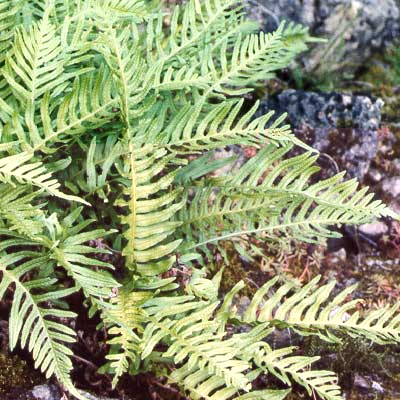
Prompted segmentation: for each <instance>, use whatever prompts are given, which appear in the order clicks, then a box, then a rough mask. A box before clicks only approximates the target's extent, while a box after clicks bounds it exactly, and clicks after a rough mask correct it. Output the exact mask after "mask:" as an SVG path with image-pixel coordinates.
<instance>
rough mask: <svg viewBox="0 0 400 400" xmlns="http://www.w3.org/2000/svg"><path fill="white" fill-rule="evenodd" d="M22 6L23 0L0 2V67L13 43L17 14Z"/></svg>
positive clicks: (4, 0) (3, 0) (2, 0)
mask: <svg viewBox="0 0 400 400" xmlns="http://www.w3.org/2000/svg"><path fill="white" fill-rule="evenodd" d="M23 5H24V1H23V0H19V1H10V0H1V1H0V66H3V63H4V60H5V55H6V54H7V52H8V51H9V49H10V47H11V45H12V43H13V37H14V34H15V29H16V27H17V26H18V25H19V23H18V13H19V12H20V11H21V9H22V7H23Z"/></svg>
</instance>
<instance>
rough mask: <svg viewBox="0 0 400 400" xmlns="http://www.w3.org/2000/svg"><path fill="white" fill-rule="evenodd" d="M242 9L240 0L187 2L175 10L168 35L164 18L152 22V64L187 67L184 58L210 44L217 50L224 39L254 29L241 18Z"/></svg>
mask: <svg viewBox="0 0 400 400" xmlns="http://www.w3.org/2000/svg"><path fill="white" fill-rule="evenodd" d="M241 10H242V6H241V5H240V4H239V2H238V1H237V0H222V1H220V0H206V1H205V2H204V3H201V2H199V1H197V0H190V1H188V2H187V3H186V4H185V5H184V6H183V7H182V9H181V8H180V7H179V6H177V7H175V9H174V12H173V15H172V17H171V22H170V30H169V32H168V35H165V33H164V32H163V31H162V24H163V16H162V15H158V16H157V15H156V16H154V17H153V19H152V20H149V23H148V25H147V32H146V36H147V37H146V47H147V48H146V54H147V60H148V62H149V64H150V65H151V64H153V63H156V62H158V63H160V64H163V65H165V66H170V64H171V63H173V62H178V63H179V64H184V62H183V60H184V58H183V57H185V58H186V57H192V56H193V55H194V54H195V53H196V51H199V50H200V51H201V52H202V50H203V49H204V47H203V44H209V45H211V46H212V47H213V49H218V48H219V46H220V42H221V38H223V39H226V40H228V38H232V37H233V36H234V34H237V32H238V31H239V32H240V31H248V30H252V29H254V25H253V26H250V24H249V23H248V22H245V21H244V20H243V19H242V11H241Z"/></svg>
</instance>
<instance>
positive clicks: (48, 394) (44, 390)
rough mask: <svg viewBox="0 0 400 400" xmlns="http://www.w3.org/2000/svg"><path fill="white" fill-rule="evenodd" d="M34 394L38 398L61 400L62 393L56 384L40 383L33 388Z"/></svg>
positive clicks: (42, 399) (40, 399) (39, 399)
mask: <svg viewBox="0 0 400 400" xmlns="http://www.w3.org/2000/svg"><path fill="white" fill-rule="evenodd" d="M32 396H33V397H34V398H35V399H37V400H60V399H61V393H60V391H59V390H58V387H57V386H55V385H51V384H48V385H39V386H35V387H34V388H33V389H32Z"/></svg>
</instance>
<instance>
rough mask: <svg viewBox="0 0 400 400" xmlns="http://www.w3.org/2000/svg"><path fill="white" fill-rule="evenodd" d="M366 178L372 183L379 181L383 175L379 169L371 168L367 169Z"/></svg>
mask: <svg viewBox="0 0 400 400" xmlns="http://www.w3.org/2000/svg"><path fill="white" fill-rule="evenodd" d="M368 178H369V180H370V181H371V182H372V183H379V182H380V181H381V180H382V178H383V175H382V173H381V172H380V171H379V170H377V169H375V168H371V169H370V170H369V171H368Z"/></svg>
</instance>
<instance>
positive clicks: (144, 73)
mask: <svg viewBox="0 0 400 400" xmlns="http://www.w3.org/2000/svg"><path fill="white" fill-rule="evenodd" d="M0 32H1V33H0V69H1V73H0V152H1V156H2V157H1V159H0V236H1V243H0V271H1V281H0V295H1V296H0V297H1V298H4V296H6V295H11V293H12V295H13V296H14V297H13V304H12V306H11V309H10V312H9V319H10V324H9V326H10V333H9V334H10V345H11V347H12V349H14V348H15V347H16V346H17V345H18V344H19V345H20V346H21V347H27V348H28V350H29V351H30V352H31V353H32V357H33V359H34V360H35V365H36V367H37V368H40V369H41V370H42V371H43V373H45V374H46V375H47V376H50V375H53V374H54V375H55V376H56V377H57V379H58V380H59V381H60V383H61V384H62V385H64V387H65V389H67V390H68V391H69V392H70V393H71V394H72V395H73V396H75V397H77V398H79V399H83V398H84V397H83V396H82V395H81V394H80V393H79V392H78V391H77V390H76V388H75V385H74V383H73V382H72V380H71V372H72V369H73V364H72V361H71V355H72V351H73V347H72V346H73V343H74V341H75V339H74V337H75V333H74V331H73V330H72V329H71V328H69V327H68V326H65V324H62V323H61V321H64V320H65V319H66V320H70V319H73V318H75V314H74V313H72V312H71V311H69V305H70V302H69V297H68V296H69V295H70V294H72V293H75V292H81V293H82V295H83V296H84V298H85V299H86V301H85V305H88V314H89V317H92V316H93V315H94V314H96V313H97V314H98V315H99V316H100V317H101V320H102V322H101V325H102V326H103V328H105V329H107V330H108V334H109V346H110V347H109V349H110V350H109V354H108V356H107V364H106V365H104V366H103V367H102V369H101V371H102V372H103V373H109V374H111V375H113V386H116V385H117V384H118V381H119V379H120V377H121V376H122V375H123V374H126V373H130V374H139V373H141V372H144V371H146V372H154V371H160V364H162V365H165V364H166V365H168V369H162V371H165V375H166V376H167V378H168V380H169V383H171V384H176V385H177V386H178V387H179V388H180V390H182V392H185V393H186V394H187V395H188V396H190V397H191V398H193V399H201V398H204V399H213V400H228V399H232V398H235V399H239V400H250V399H265V400H281V399H284V398H285V397H286V396H287V395H288V394H289V393H290V387H291V386H292V383H294V382H296V383H297V384H298V385H300V386H301V387H303V388H304V389H305V391H306V392H307V393H308V394H309V395H310V396H311V395H314V394H315V395H318V396H319V397H320V398H322V399H326V400H337V399H339V398H340V396H341V395H340V388H339V387H338V385H337V378H336V376H335V374H334V373H333V372H330V371H324V370H319V369H314V365H315V364H314V363H315V361H317V358H315V357H309V356H307V354H301V353H300V352H298V351H297V349H294V348H292V347H283V348H278V349H275V348H272V347H271V345H270V335H271V334H272V333H273V332H274V331H276V330H279V329H283V328H284V329H291V330H293V331H294V332H297V333H298V334H300V335H303V336H306V335H317V336H319V337H320V338H322V339H323V340H325V341H328V342H334V343H338V342H340V340H341V339H342V337H343V336H345V335H347V336H350V337H351V338H364V339H365V340H371V341H373V342H375V343H379V344H382V345H383V344H390V343H398V342H399V337H400V326H399V323H400V322H399V321H400V317H399V314H398V313H397V306H392V307H388V308H386V309H380V310H376V311H373V312H370V313H367V314H361V313H359V312H358V311H354V307H355V305H356V304H357V300H352V301H350V302H348V301H346V298H347V296H348V295H350V294H351V293H352V291H353V290H354V288H349V289H346V290H344V291H343V292H341V293H339V294H337V295H336V296H335V297H333V298H332V296H331V294H332V292H333V287H334V284H333V283H329V284H325V285H322V286H319V281H318V279H315V280H313V281H312V282H310V283H308V284H307V285H305V286H304V287H302V288H300V287H298V284H297V283H296V282H292V281H289V282H287V283H285V284H282V285H280V286H278V282H277V279H275V280H272V281H270V282H268V283H266V284H265V285H264V286H263V287H262V288H260V289H259V291H257V293H256V294H255V295H254V297H253V299H252V302H251V304H250V305H249V307H248V309H247V310H246V312H245V314H244V315H238V313H237V312H236V311H235V307H234V306H233V304H234V301H235V295H236V294H237V293H238V292H239V291H240V290H241V289H242V288H243V287H244V286H245V285H244V283H243V282H239V283H238V284H237V285H236V286H235V287H234V288H233V289H232V290H231V291H230V292H229V293H227V294H226V296H225V299H224V301H221V300H220V298H219V286H220V281H221V279H222V278H221V277H222V275H221V272H219V273H218V274H216V275H215V276H214V277H213V278H212V279H209V277H208V276H207V274H209V271H208V270H207V266H208V265H207V263H208V255H209V254H210V251H211V250H212V249H213V248H215V247H217V248H218V247H219V248H220V250H223V245H221V244H223V242H224V241H227V240H230V241H233V242H234V245H236V244H237V241H238V238H239V237H240V238H248V237H250V236H255V237H258V238H262V239H263V240H265V239H266V238H268V239H270V240H278V241H279V240H290V239H291V238H294V237H295V238H296V239H299V240H303V241H306V242H323V241H324V240H325V239H326V238H328V237H332V236H337V233H336V232H334V231H332V229H331V226H333V225H343V224H361V223H364V222H368V221H370V220H371V219H373V218H377V217H381V216H385V217H393V218H397V215H395V214H394V213H393V212H392V211H391V210H390V209H389V208H387V207H386V206H385V205H384V204H383V203H382V202H380V201H377V200H374V199H373V196H372V195H371V194H367V189H365V188H363V189H358V185H357V182H356V181H354V180H350V181H345V180H344V174H343V173H342V174H338V175H336V176H333V177H331V178H329V179H327V180H322V181H316V180H315V175H314V174H315V173H316V172H317V168H316V166H315V163H316V160H317V157H318V154H317V153H316V152H315V151H314V150H313V149H311V148H310V147H308V146H307V145H306V144H304V143H302V142H301V141H300V140H299V139H297V138H296V137H295V135H293V134H292V132H291V130H290V127H289V126H288V125H285V123H284V119H285V115H282V116H278V117H276V116H274V113H273V111H271V112H270V113H268V114H267V115H264V116H260V117H256V113H257V109H258V105H259V104H258V102H255V103H254V105H252V106H251V107H247V105H245V103H244V99H243V98H241V97H242V95H244V94H245V93H248V92H250V91H252V90H253V89H254V88H255V87H256V86H257V85H258V84H259V83H260V82H262V81H264V80H267V79H269V78H271V77H272V76H273V75H274V73H276V72H277V71H279V70H280V69H281V68H283V67H286V66H287V65H288V64H290V62H291V61H292V60H293V59H294V58H295V57H296V56H297V55H298V54H299V53H300V52H302V51H305V50H306V48H307V45H308V43H310V42H313V41H315V40H316V39H314V38H312V37H310V36H309V34H308V31H307V30H306V29H305V28H303V27H300V26H298V25H293V24H287V23H283V24H282V25H280V26H279V28H278V29H277V31H276V32H273V33H270V34H265V33H257V27H256V26H255V24H254V23H250V22H249V21H247V20H246V18H245V16H244V12H243V7H242V5H241V4H240V3H239V2H238V1H237V0H204V1H200V0H189V1H188V2H187V3H185V4H184V5H182V6H176V7H175V8H174V10H173V11H172V14H171V15H167V14H166V13H165V12H164V10H163V9H162V7H161V6H160V4H156V2H144V1H141V0H107V1H98V0H89V1H75V0H34V1H30V0H29V1H18V0H15V1H14V0H13V1H2V0H0ZM228 145H252V146H254V147H256V148H257V150H258V153H257V155H256V156H255V157H253V158H252V159H251V160H249V161H247V162H246V163H245V164H244V165H242V166H241V167H240V169H239V170H238V171H237V172H235V173H234V174H226V175H224V176H219V177H218V178H210V175H209V174H210V173H212V172H214V171H215V170H216V169H218V168H220V167H221V166H225V165H227V164H228V162H230V161H232V160H231V159H227V160H212V159H211V155H210V154H211V153H210V151H212V150H214V149H218V148H223V147H224V146H228ZM293 148H296V149H298V150H299V151H300V152H301V153H300V155H297V156H291V155H290V154H291V150H292V149H293ZM78 203H81V205H80V206H79V205H78ZM91 224H93V226H94V225H95V226H94V227H93V229H89V226H90V225H91ZM106 257H108V259H107V261H105V259H106ZM109 260H111V261H112V262H113V263H114V261H115V264H116V265H112V264H111V263H109V262H108V261H109ZM116 270H117V271H116ZM84 311H85V310H84V308H83V309H82V312H84ZM240 329H242V330H243V331H242V333H240V332H241V331H240ZM166 371H169V372H166ZM260 377H261V378H262V379H258V378H260ZM271 377H275V378H277V379H278V381H279V382H280V386H279V385H275V386H274V385H272V384H271V380H270V378H271ZM259 382H266V384H265V385H264V386H263V387H259ZM275 382H276V381H275ZM256 386H257V387H256Z"/></svg>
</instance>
